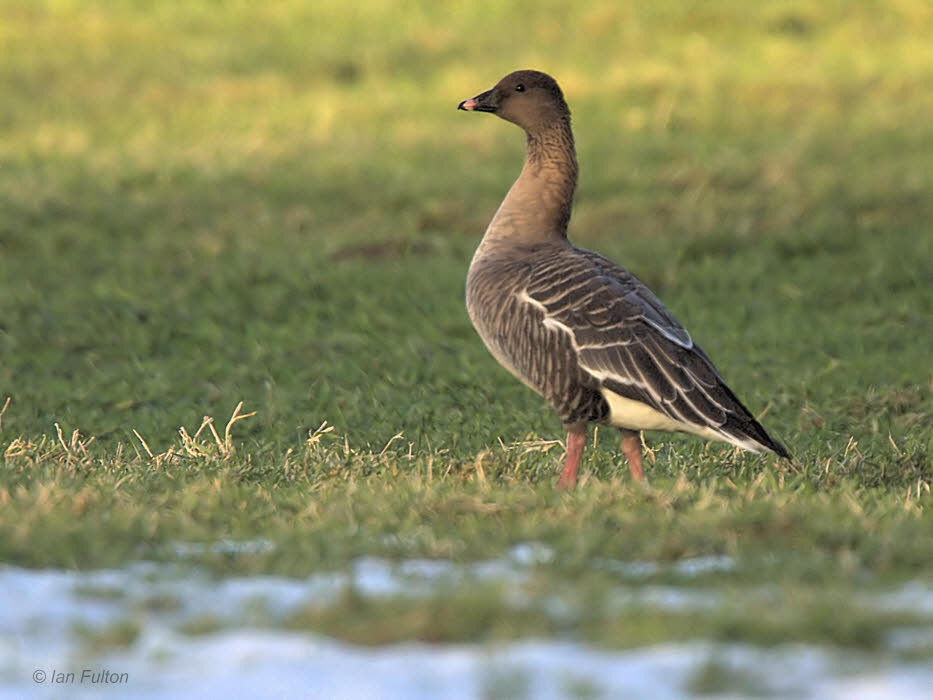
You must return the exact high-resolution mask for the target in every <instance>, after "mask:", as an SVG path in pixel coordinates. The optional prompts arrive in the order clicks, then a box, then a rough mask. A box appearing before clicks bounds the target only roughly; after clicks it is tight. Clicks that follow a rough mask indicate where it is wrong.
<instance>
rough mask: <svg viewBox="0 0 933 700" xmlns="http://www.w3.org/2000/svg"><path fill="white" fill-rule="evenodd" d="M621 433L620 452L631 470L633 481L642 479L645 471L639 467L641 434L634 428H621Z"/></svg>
mask: <svg viewBox="0 0 933 700" xmlns="http://www.w3.org/2000/svg"><path fill="white" fill-rule="evenodd" d="M620 432H621V433H622V452H624V453H625V458H626V459H627V460H628V468H629V471H631V472H632V478H633V479H635V481H644V480H645V473H644V472H643V471H642V469H641V434H640V433H638V431H635V430H626V429H625V428H621V429H620Z"/></svg>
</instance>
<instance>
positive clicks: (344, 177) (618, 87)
mask: <svg viewBox="0 0 933 700" xmlns="http://www.w3.org/2000/svg"><path fill="white" fill-rule="evenodd" d="M931 31H933V9H931V7H930V5H929V3H926V2H922V1H920V0H917V1H915V2H911V1H910V0H901V1H899V2H870V1H865V2H847V3H821V4H814V3H806V2H770V3H766V4H763V5H761V6H757V7H755V8H751V7H750V6H749V5H748V4H747V3H744V2H729V1H719V2H713V3H689V2H655V3H638V4H635V3H632V4H628V3H610V2H581V3H576V4H573V5H572V6H571V5H570V4H568V3H559V2H545V3H530V2H518V3H502V2H476V3H471V4H466V3H434V2H380V1H378V0H367V1H366V2H363V3H359V4H357V5H355V6H354V7H347V6H346V5H345V4H343V3H338V2H330V1H328V0H321V1H316V2H313V3H308V2H296V1H286V2H277V3H270V4H258V3H249V2H235V1H207V0H205V1H202V2H164V3H143V2H130V1H127V0H117V1H109V0H108V1H106V2H105V1H101V2H93V1H82V2H67V1H60V0H56V1H48V2H33V1H29V2H17V1H14V0H3V2H2V3H0V51H2V53H3V56H4V57H5V59H4V60H3V61H2V62H0V84H2V86H3V87H2V91H3V100H2V101H0V162H2V167H0V358H2V360H0V389H2V391H0V393H4V394H5V395H12V396H13V399H14V402H13V404H12V407H11V408H10V409H9V411H8V412H7V414H6V416H5V417H4V424H3V427H4V433H5V434H6V435H7V436H12V435H21V434H25V435H31V436H35V435H38V434H42V433H47V432H49V431H51V430H52V426H53V424H54V423H55V422H59V423H60V424H61V425H62V427H63V428H64V429H65V431H66V433H70V431H71V430H73V429H79V430H80V431H81V432H82V433H83V434H85V435H94V436H97V438H98V440H103V441H105V443H106V442H108V441H109V444H113V443H114V442H115V441H126V440H128V439H130V436H131V433H130V430H131V429H133V428H136V429H138V430H139V431H140V432H141V433H142V434H143V435H145V436H147V437H148V439H150V440H151V441H152V442H153V443H154V444H155V445H162V446H164V445H166V444H167V443H169V442H171V441H172V439H173V436H174V434H175V430H176V429H177V428H178V426H179V425H182V424H187V425H189V426H191V425H192V424H194V425H197V422H198V420H199V418H200V416H201V415H203V414H211V415H229V412H230V410H231V408H232V406H234V405H235V404H236V402H237V401H239V400H241V399H243V400H245V401H246V404H247V407H248V408H250V409H255V410H258V412H259V414H258V416H257V418H256V420H254V421H251V422H250V423H248V424H243V425H244V426H247V425H248V428H245V429H246V430H247V431H251V432H248V435H247V436H246V437H247V439H249V440H251V441H252V444H253V448H254V449H258V450H262V449H265V448H269V449H275V450H277V449H281V448H282V447H283V446H287V445H291V444H294V443H295V441H296V440H301V439H303V438H304V437H306V434H307V432H306V431H307V430H308V429H309V428H314V427H316V426H317V425H319V424H320V422H321V421H322V420H325V419H326V420H328V421H330V422H331V423H332V424H334V425H336V426H337V427H338V429H339V430H340V431H341V432H342V433H343V434H345V435H347V436H348V437H349V438H350V439H351V441H353V442H354V443H357V444H373V445H376V444H379V445H381V444H383V443H384V442H385V441H386V440H387V439H388V438H390V437H391V436H392V435H394V434H396V433H397V432H399V431H403V432H404V434H405V436H406V438H407V439H409V440H411V441H414V442H415V444H416V446H419V447H425V446H426V445H427V443H428V441H429V442H430V444H431V445H433V446H435V447H438V446H439V447H447V448H451V449H454V450H461V451H464V452H473V451H475V450H476V449H478V448H480V447H482V446H483V445H491V444H495V440H496V438H497V437H502V438H503V439H505V440H507V441H508V440H515V439H521V438H523V437H526V436H528V435H532V434H534V435H538V434H540V435H544V436H550V435H555V436H556V433H557V430H558V426H557V424H556V421H555V420H554V419H553V418H552V417H551V416H550V415H549V414H548V412H547V410H546V409H545V408H544V406H543V404H542V403H541V402H540V400H539V399H538V398H537V397H535V396H533V395H531V394H530V392H527V391H526V390H525V389H524V388H523V387H521V386H520V385H518V383H517V382H511V381H508V380H507V379H506V375H505V374H504V372H503V371H502V370H500V369H499V368H498V367H497V366H496V365H495V364H494V363H493V362H492V361H491V360H490V358H489V357H488V356H487V354H486V351H485V350H484V349H483V348H482V346H481V344H480V343H479V342H478V341H477V339H476V337H475V336H474V334H473V331H472V329H471V328H470V326H469V322H468V319H467V317H466V314H465V313H464V311H463V305H462V287H463V278H464V275H465V271H466V268H467V265H468V263H469V259H470V255H471V251H472V249H473V247H474V246H475V244H476V243H477V241H478V239H479V237H480V235H481V233H482V231H483V229H484V227H485V224H486V223H487V221H488V219H489V217H490V216H491V213H492V212H493V211H494V210H495V207H496V205H497V203H498V201H499V200H500V199H501V197H502V196H503V194H504V192H505V190H506V189H507V187H508V185H509V184H510V183H511V180H512V179H513V178H514V176H515V174H516V173H517V171H518V169H519V168H520V162H521V157H522V148H523V142H522V138H521V135H520V133H519V132H517V131H516V130H515V129H514V128H513V127H511V126H509V125H506V124H503V123H501V122H499V121H498V120H496V119H492V118H482V117H479V118H477V117H476V115H463V114H458V113H457V112H455V111H454V107H455V106H456V104H457V102H458V101H459V100H461V99H464V98H465V97H468V96H472V95H474V94H476V93H477V92H479V91H481V90H484V89H486V88H488V87H489V86H491V85H492V84H493V83H494V82H495V81H496V80H498V78H499V77H501V75H503V74H504V73H506V72H508V71H510V70H512V69H515V68H518V67H535V68H539V69H542V70H545V71H549V72H551V73H553V74H554V75H555V76H556V77H557V78H558V79H559V80H560V82H561V84H562V85H563V87H564V89H565V92H566V94H567V97H568V100H569V102H570V104H571V108H572V109H573V111H574V119H575V122H574V123H575V127H576V131H577V136H578V142H579V150H580V160H581V164H582V181H581V187H580V190H579V196H578V200H577V206H576V210H575V215H574V223H573V224H572V229H571V233H572V236H573V238H574V239H575V241H576V242H577V243H578V244H580V245H584V246H588V247H594V248H597V249H599V250H600V251H601V252H604V253H606V254H608V255H610V256H612V257H614V258H615V259H617V260H618V261H620V262H621V263H622V264H623V265H626V266H628V267H629V268H630V269H632V270H633V271H634V272H635V273H636V274H638V275H639V276H641V277H642V278H643V279H644V280H645V281H646V282H648V283H649V284H650V285H651V286H653V287H654V288H655V289H656V290H657V291H658V293H659V294H660V296H661V297H662V298H663V299H665V301H666V302H667V303H668V305H669V306H670V307H671V308H672V309H673V310H674V312H675V314H677V315H678V316H679V317H681V319H682V320H683V321H684V322H685V323H686V324H687V326H688V327H689V328H691V330H692V331H693V333H694V335H695V336H696V337H697V338H698V339H699V341H700V342H701V343H702V344H703V345H704V347H705V348H706V349H707V350H708V352H709V353H710V354H711V355H712V357H713V358H714V359H715V360H716V361H717V363H718V364H719V365H720V366H721V369H722V370H723V371H724V373H725V375H726V377H727V379H728V380H729V381H730V383H731V384H733V386H734V388H735V389H736V391H737V392H738V393H739V394H740V395H741V396H743V397H745V398H746V400H747V402H748V403H749V404H750V405H751V406H752V408H753V411H756V412H757V411H762V410H763V409H765V408H766V407H767V408H768V410H769V415H768V419H767V421H766V422H767V424H768V425H769V426H770V427H771V428H772V429H773V431H774V432H775V433H776V434H778V435H779V436H781V437H783V438H784V439H785V440H786V441H788V442H789V443H790V445H791V446H792V447H796V448H797V451H798V452H799V451H800V448H801V446H803V450H804V452H805V451H806V449H807V446H808V442H807V441H808V440H810V439H811V437H812V436H808V435H807V433H808V432H812V431H814V430H816V429H819V430H822V431H824V432H823V435H824V436H826V437H827V439H830V440H837V441H841V443H842V444H844V443H845V442H846V441H847V440H848V439H849V438H850V437H852V436H854V437H855V438H856V439H858V440H860V441H862V442H864V441H865V440H875V442H876V443H877V444H878V445H887V434H888V433H892V434H893V435H894V436H895V437H896V438H897V439H901V436H902V435H904V434H905V433H906V434H909V433H912V432H913V431H914V430H915V429H916V428H918V427H920V424H922V427H923V428H924V429H925V430H924V431H923V434H924V435H925V436H926V437H925V439H924V440H923V443H924V445H925V446H928V445H929V439H930V437H929V436H930V434H931V433H930V430H929V416H930V412H929V408H930V397H931V392H930V383H931V373H930V364H929V338H930V337H931V307H933V305H931V298H933V292H931V284H930V283H931V279H933V266H931V250H930V247H931V246H930V241H931V239H933V236H931V235H930V233H931V231H930V226H931V224H930V221H931V220H933V197H931V195H930V192H931V185H933V176H931V172H933V126H931V120H930V119H929V115H930V114H931V113H933V43H931V42H930V41H929V37H930V36H931ZM905 416H906V417H905ZM876 438H877V439H876Z"/></svg>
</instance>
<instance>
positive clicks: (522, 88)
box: [515, 83, 525, 92]
mask: <svg viewBox="0 0 933 700" xmlns="http://www.w3.org/2000/svg"><path fill="white" fill-rule="evenodd" d="M515 92H525V86H524V85H522V84H521V83H519V84H518V85H516V86H515Z"/></svg>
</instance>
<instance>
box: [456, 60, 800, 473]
mask: <svg viewBox="0 0 933 700" xmlns="http://www.w3.org/2000/svg"><path fill="white" fill-rule="evenodd" d="M458 108H459V109H463V110H467V111H471V112H491V113H492V114H495V115H496V116H499V117H502V118H503V119H505V120H507V121H510V122H513V123H515V124H517V125H518V126H520V127H522V128H523V129H524V130H525V132H526V134H527V144H526V157H525V165H524V167H523V168H522V172H521V174H520V175H519V177H518V179H517V180H516V181H515V184H513V185H512V188H511V189H510V190H509V193H508V194H507V195H506V197H505V200H504V201H503V202H502V204H501V205H500V206H499V210H498V211H497V212H496V214H495V216H493V219H492V222H490V224H489V227H488V228H487V229H486V233H485V235H484V236H483V240H482V242H481V243H480V245H479V247H478V248H477V249H476V254H475V255H474V256H473V262H472V264H471V265H470V271H469V274H468V276H467V286H466V301H467V310H468V311H469V313H470V318H471V319H472V321H473V325H474V326H475V327H476V330H477V332H478V333H479V335H480V337H481V338H482V339H483V342H484V343H485V344H486V347H487V348H489V351H490V352H491V353H492V354H493V355H494V356H495V358H496V359H497V360H498V361H499V362H500V363H501V364H502V365H503V366H504V367H505V368H506V369H508V370H509V371H510V372H511V373H512V374H514V375H515V376H516V377H517V378H518V379H520V380H521V381H522V382H524V383H525V384H526V385H528V386H529V387H530V388H532V389H534V390H535V391H537V392H538V393H539V394H541V395H542V396H544V398H545V399H547V400H548V402H549V403H550V404H551V406H553V407H554V409H555V410H556V411H557V415H558V416H559V417H560V419H561V421H563V423H564V426H565V427H566V429H567V459H566V464H565V467H564V471H563V474H562V475H561V478H560V482H559V485H560V486H561V487H573V486H575V485H576V481H577V469H578V467H579V464H580V458H581V456H582V454H583V447H584V444H585V442H586V429H587V425H588V424H589V423H602V424H609V425H612V426H614V427H616V428H618V429H619V430H620V431H621V433H622V436H623V438H622V450H623V452H624V453H625V456H626V458H627V459H628V463H629V469H630V470H631V472H632V477H633V478H635V479H637V480H639V481H642V480H644V474H643V472H642V464H641V436H640V431H642V430H674V431H684V432H688V433H693V434H695V435H699V436H700V437H703V438H707V439H712V440H723V441H725V442H729V443H732V444H733V445H737V446H738V447H741V448H744V449H746V450H750V451H753V452H758V451H760V450H762V449H766V450H771V451H772V452H774V453H776V454H777V455H779V456H781V457H784V458H790V455H789V454H788V452H787V450H786V449H785V448H784V447H783V446H782V445H781V444H780V443H779V442H777V441H776V440H774V439H773V438H771V436H770V435H768V433H767V432H765V429H764V428H763V427H762V426H761V425H760V424H759V423H758V421H756V420H755V418H754V416H752V414H751V413H749V412H748V409H746V408H745V406H743V405H742V403H741V402H740V401H739V399H738V398H736V396H735V394H734V393H732V391H731V390H730V389H729V387H727V386H726V384H725V382H724V381H723V379H722V377H721V376H720V375H719V372H718V371H717V370H716V368H715V367H714V366H713V363H712V362H711V361H710V359H709V358H708V357H707V356H706V354H705V353H704V352H703V351H702V350H701V349H700V348H699V347H698V346H697V345H696V344H695V343H694V342H693V340H692V339H691V337H690V334H689V333H688V332H687V331H686V330H685V329H684V327H683V326H681V325H680V323H679V322H678V321H677V319H675V318H674V316H673V315H672V314H671V312H670V311H668V310H667V309H666V308H665V306H664V304H662V303H661V301H660V300H659V299H658V298H657V297H656V296H655V295H654V294H653V293H652V292H651V290H649V289H648V288H647V287H646V286H645V285H644V284H642V283H641V282H640V281H639V280H638V279H637V278H635V277H634V276H633V275H632V274H630V273H629V272H627V271H626V270H624V269H622V268H621V267H619V266H618V265H616V264H615V263H614V262H612V261H611V260H609V259H607V258H604V257H603V256H602V255H599V254H598V253H592V252H590V251H588V250H584V249H582V248H577V247H575V246H573V245H572V244H571V243H570V242H569V241H568V240H567V224H568V223H569V221H570V210H571V205H572V203H573V193H574V189H575V188H576V185H577V157H576V152H575V149H574V142H573V132H572V131H571V128H570V110H569V108H568V107H567V103H566V102H565V101H564V96H563V93H562V92H561V89H560V87H559V86H558V85H557V82H556V81H555V80H554V79H553V78H551V77H550V76H549V75H546V74H545V73H540V72H538V71H533V70H522V71H516V72H514V73H510V74H509V75H507V76H505V77H504V78H503V79H502V80H500V81H499V83H498V84H497V85H496V86H495V87H494V88H493V89H492V90H488V91H487V92H484V93H482V94H480V95H477V96H476V97H474V98H472V99H469V100H464V101H463V102H461V103H460V105H459V107H458Z"/></svg>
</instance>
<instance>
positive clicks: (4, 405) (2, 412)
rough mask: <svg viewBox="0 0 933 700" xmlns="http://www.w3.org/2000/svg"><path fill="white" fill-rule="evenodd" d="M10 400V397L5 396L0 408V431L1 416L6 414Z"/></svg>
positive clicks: (0, 424)
mask: <svg viewBox="0 0 933 700" xmlns="http://www.w3.org/2000/svg"><path fill="white" fill-rule="evenodd" d="M12 400H13V397H12V396H7V397H6V402H5V403H4V404H3V408H0V430H3V414H4V413H6V410H7V409H8V408H9V407H10V401H12Z"/></svg>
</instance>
